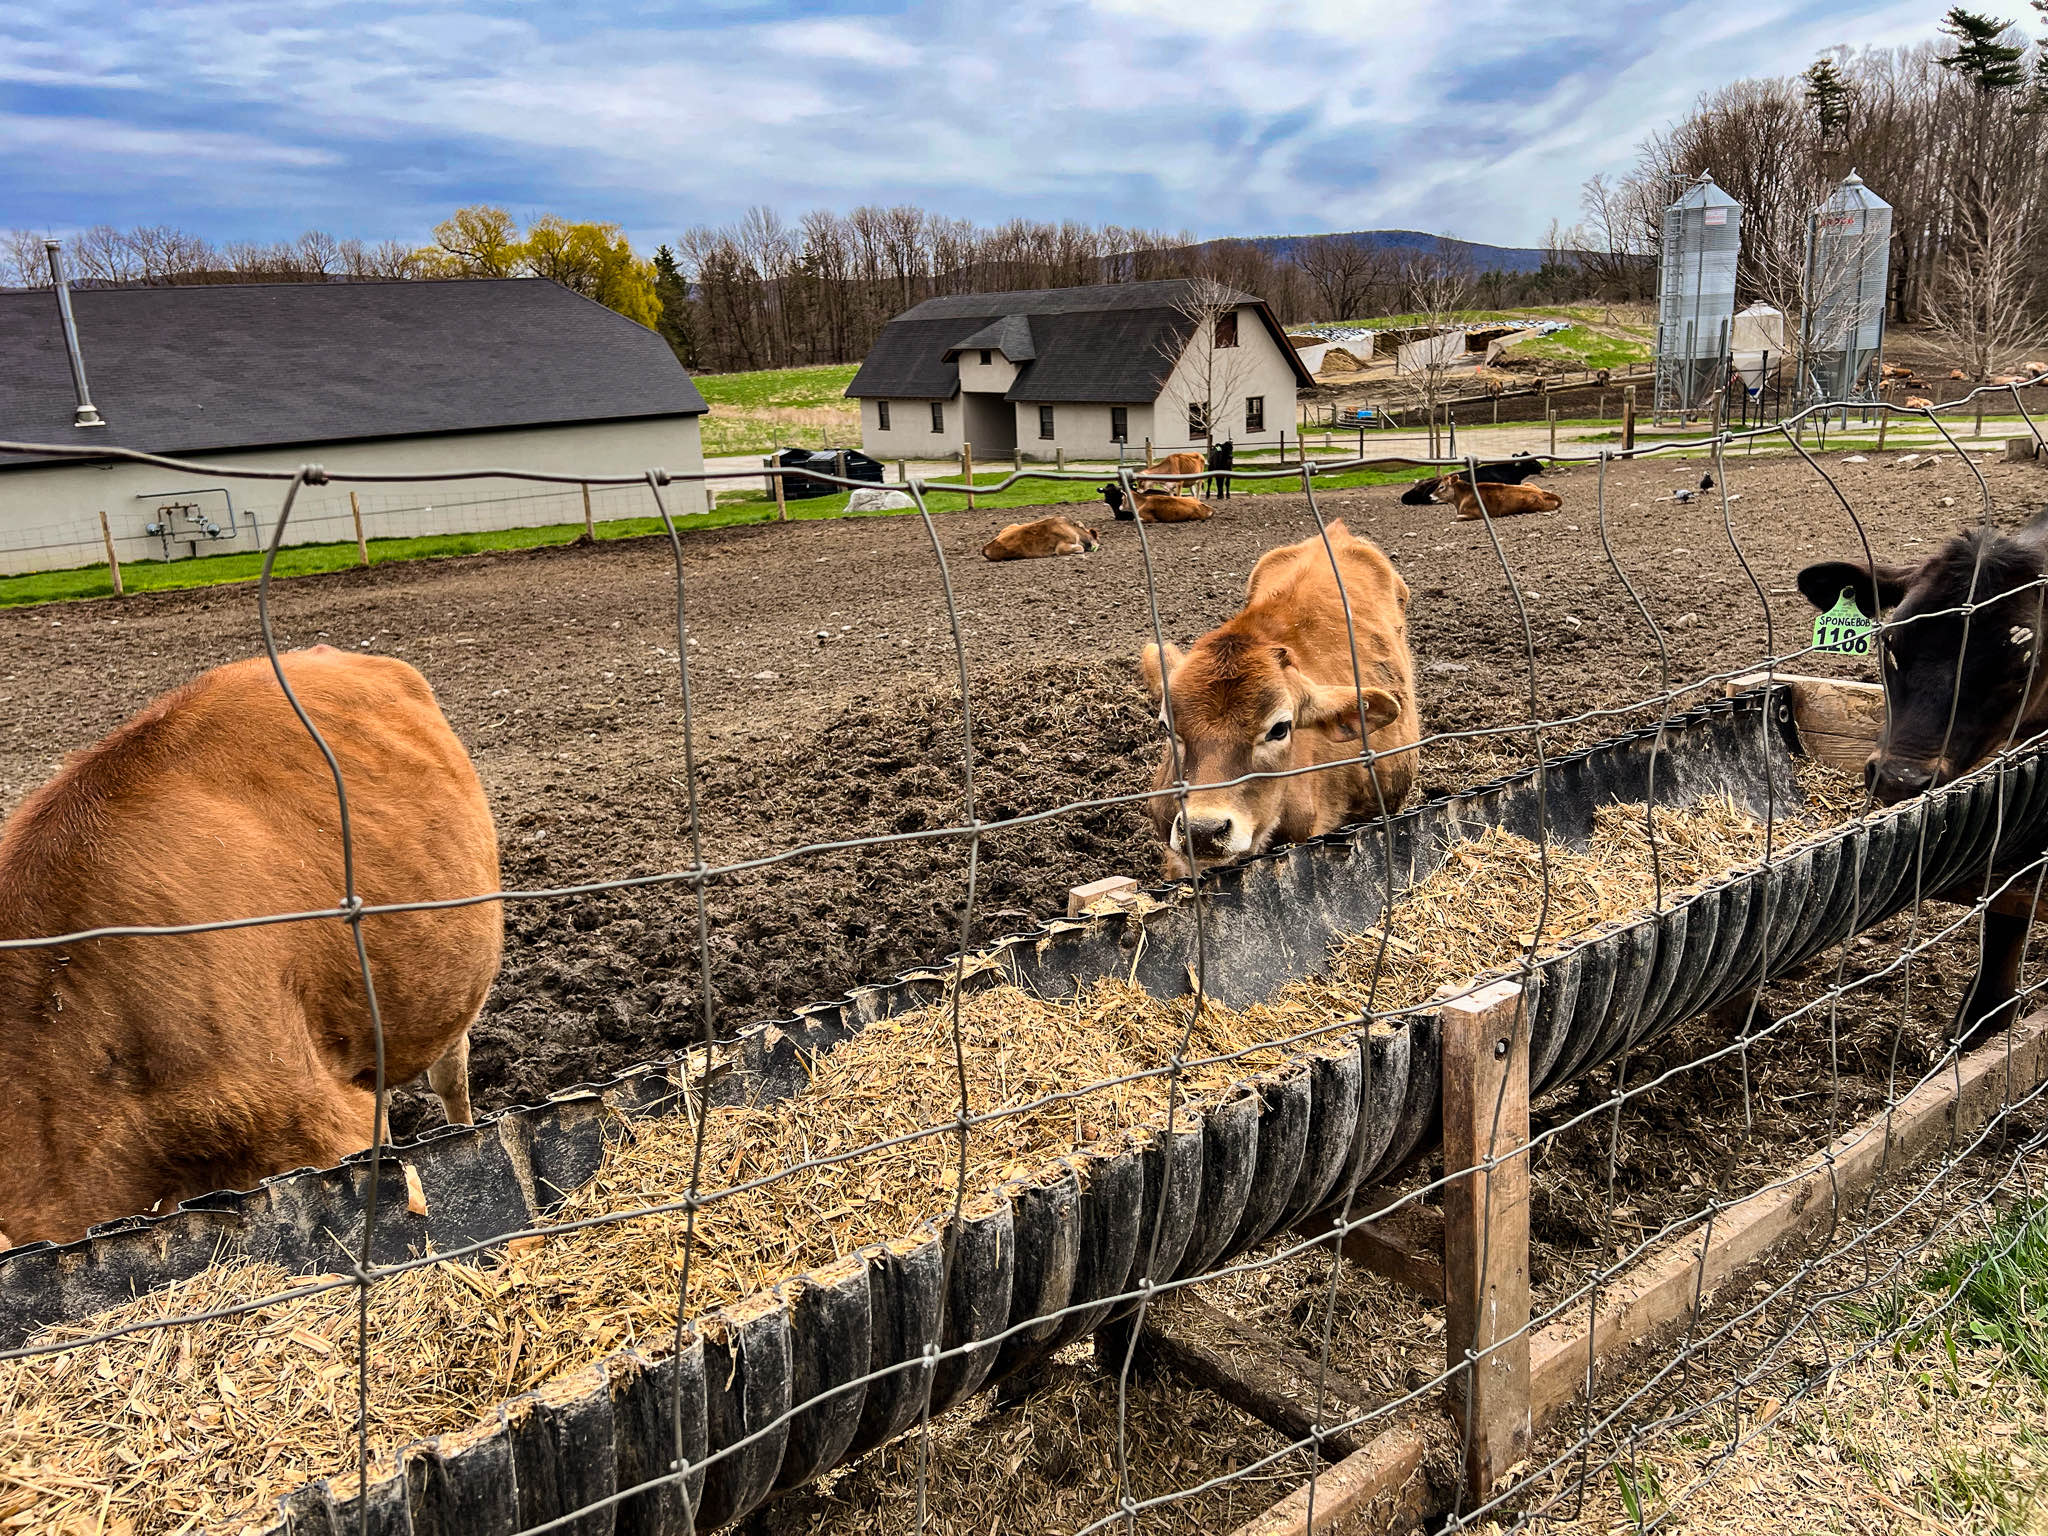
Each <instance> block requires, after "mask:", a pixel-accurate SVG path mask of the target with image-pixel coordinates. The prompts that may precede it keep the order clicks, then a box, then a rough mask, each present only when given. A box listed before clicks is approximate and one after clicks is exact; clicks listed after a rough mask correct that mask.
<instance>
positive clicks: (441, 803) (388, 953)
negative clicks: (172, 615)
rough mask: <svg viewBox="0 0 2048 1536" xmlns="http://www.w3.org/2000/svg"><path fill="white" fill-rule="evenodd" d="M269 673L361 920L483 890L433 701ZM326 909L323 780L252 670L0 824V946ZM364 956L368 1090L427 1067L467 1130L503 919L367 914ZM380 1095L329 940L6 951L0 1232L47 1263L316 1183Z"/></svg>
mask: <svg viewBox="0 0 2048 1536" xmlns="http://www.w3.org/2000/svg"><path fill="white" fill-rule="evenodd" d="M283 666H284V672H285V676H286V677H287V678H289V679H290V680H291V685H292V689H293V691H294V692H295V693H296V694H297V695H298V698H299V701H300V703H301V704H302V705H303V706H304V708H305V710H306V712H307V714H308V715H310V716H311V717H312V719H313V720H314V722H315V723H316V724H317V725H318V726H319V727H320V730H321V733H322V734H323V735H324V736H325V737H326V739H327V744H328V746H329V747H330V748H331V749H332V750H333V752H334V755H335V758H336V760H337V761H338V762H339V763H340V765H341V771H342V777H343V782H344V783H345V784H346V786H347V788H348V796H349V809H350V826H351V829H352V834H353V844H354V853H355V870H356V887H357V891H358V894H359V895H360V896H361V898H362V899H363V901H364V902H365V903H368V904H382V903H390V902H410V901H430V900H441V899H447V898H452V897H463V896H478V895H484V894H487V893H489V892H492V891H495V890H496V889H497V888H498V843H497V835H496V833H495V832H494V830H493V829H492V826H491V812H490V806H489V805H488V804H487V803H486V801H485V799H484V794H483V789H482V787H481V786H480V785H479V784H478V783H477V777H476V771H475V769H474V768H472V767H471V765H470V761H469V757H468V755H467V754H466V753H465V752H464V751H463V748H462V743H461V742H459V741H458V740H456V738H455V733H454V732H453V731H451V730H450V729H449V728H448V722H447V721H446V720H445V719H444V718H443V717H442V714H441V711H440V708H439V706H438V705H437V704H436V703H435V701H434V694H433V690H432V689H430V688H429V687H428V686H427V683H426V680H425V679H424V678H422V677H421V676H420V675H419V673H417V672H416V671H414V670H413V669H412V668H411V667H409V666H407V665H406V664H405V663H404V662H402V661H396V660H393V659H391V658H389V657H382V656H363V655H356V654H351V653H348V652H342V651H336V650H333V649H330V648H329V647H327V646H324V645H323V646H317V647H315V648H314V649H312V650H310V651H293V652H289V653H287V654H286V655H285V656H284V657H283ZM342 893H343V880H342V860H341V837H340V828H339V821H338V817H337V803H336V799H335V793H334V781H333V779H332V777H331V776H330V774H329V772H328V768H327V764H326V762H325V761H324V760H323V759H322V757H321V755H320V752H319V750H318V748H317V747H315V745H314V744H313V741H312V739H311V737H309V736H308V735H307V733H306V730H305V728H304V727H303V726H302V725H300V723H299V722H298V720H297V719H296V718H295V717H294V715H293V714H292V711H291V707H290V705H289V704H288V703H287V702H286V700H285V697H284V694H283V692H282V691H281V690H280V689H279V687H278V685H277V679H276V677H275V676H274V675H273V674H272V672H271V668H270V663H269V661H268V659H265V658H259V659H256V660H252V661H243V662H237V663H234V664H233V665H231V666H225V667H220V668H217V669H216V670H214V671H212V672H208V673H206V674H204V675H203V676H201V677H199V678H198V679H196V680H195V681H193V682H191V683H189V684H187V685H186V686H185V687H183V688H180V689H179V690H177V691H176V692H174V693H171V694H168V695H166V696H165V697H163V698H161V699H159V700H157V701H156V702H155V703H154V704H151V705H150V706H149V707H148V708H147V709H144V710H143V711H142V712H141V713H140V714H138V715H136V716H135V717H134V718H133V719H131V720H129V721H128V722H127V723H126V724H124V725H122V726H120V727H119V728H118V729H116V730H115V731H114V732H113V734H112V735H110V736H108V737H107V738H106V739H105V740H104V741H102V742H100V743H99V744H98V745H97V746H94V747H91V748H89V749H87V750H86V751H84V752H81V753H79V754H77V755H75V756H74V757H72V758H71V759H70V760H69V761H68V762H66V763H65V765H64V767H63V768H62V769H61V770H60V771H59V772H58V774H57V776H56V777H55V778H54V779H52V780H51V781H50V782H49V783H48V784H46V785H44V786H43V787H42V788H41V789H39V790H37V791H35V793H33V794H31V795H30V796H29V797H28V798H27V799H26V800H24V801H23V802H22V804H21V806H20V808H19V809H18V810H17V811H16V812H15V813H14V816H13V817H12V818H11V819H10V820H9V821H8V823H7V824H6V826H5V828H4V829H0V938H9V939H16V938H41V937H48V936H51V935H56V934H63V933H73V932H78V931H82V930H86V929H93V928H103V927H115V926H135V925H147V926H175V925H183V924H192V923H201V922H209V921H214V920H218V919H224V918H244V917H257V916H262V915H266V914H274V913H284V912H303V911H313V910H317V909H322V908H327V909H332V908H334V907H337V906H339V905H340V903H341V900H342ZM362 933H363V941H364V944H365V946H366V948H367V950H368V952H369V957H370V973H371V978H372V982H373V984H374V986H375V988H376V994H377V1004H378V1008H379V1010H380V1013H381V1015H382V1019H383V1026H384V1028H383V1034H384V1058H385V1081H386V1083H387V1084H392V1085H396V1084H399V1083H403V1082H405V1081H407V1080H408V1079H410V1078H413V1077H416V1076H418V1075H419V1074H420V1073H421V1072H425V1073H426V1074H427V1077H428V1082H429V1083H430V1084H431V1085H432V1087H433V1089H434V1091H435V1092H436V1093H437V1094H438V1095H439V1096H440V1098H441V1102H442V1104H443V1106H444V1107H445V1108H446V1110H447V1114H448V1118H449V1120H450V1121H451V1122H466V1121H468V1120H469V1118H470V1105H469V1033H468V1032H469V1027H470V1024H471V1023H472V1021H474V1019H475V1018H476V1016H477V1011H478V1010H479V1009H480V1008H482V1006H483V1002H484V997H485V995H486V994H487V993H488V992H489V991H490V987H491V983H492V981H493V979H494V978H495V977H496V975H497V972H498V961H499V955H500V951H501V949H502V947H503V940H504V918H503V914H502V912H501V910H500V908H499V905H498V904H497V903H495V902H486V903H481V904H477V905H473V906H462V907H454V908H449V909H446V910H442V911H433V912H407V913H388V914H380V915H375V916H371V917H368V918H365V919H364V920H363V922H362ZM375 1079H376V1050H375V1035H374V1033H373V1031H372V1029H371V1024H370V1015H369V1010H368V1007H367V1000H366V999H365V997H364V994H363V984H362V974H361V971H360V969H359V967H358V963H357V957H356V948H355V942H354V939H353V937H352V936H351V934H350V931H349V927H348V925H347V924H346V923H344V922H342V921H340V920H338V919H335V918H331V917H330V918H313V919H307V920H304V921H299V922H290V923H272V924H266V925H262V926H257V927H244V928H228V929H223V930H220V931H217V932H209V933H196V934H179V935H174V936H159V937H134V938H97V939H83V940H77V941H73V942H71V943H67V944H64V945H61V946H58V947H55V948H35V949H15V950H0V1146H4V1147H5V1148H6V1155H5V1156H4V1157H0V1232H4V1233H5V1235H6V1237H7V1238H10V1239H12V1240H13V1241H14V1242H17V1243H21V1242H30V1241H34V1240H36V1239H38V1238H46V1239H49V1240H51V1241H55V1242H63V1241H66V1240H68V1239H71V1238H75V1237H78V1236H80V1235H81V1234H82V1233H83V1232H84V1231H85V1229H86V1228H87V1227H89V1226H91V1225H92V1224H93V1223H95V1222H99V1221H105V1220H108V1219H110V1218H113V1217H117V1216H126V1215H131V1214H134V1213H137V1212H142V1211H149V1210H155V1209H168V1208H170V1207H171V1206H172V1205H174V1204H176V1203H177V1202H178V1201H179V1200H182V1199H186V1198H188V1197H190V1196H194V1195H200V1194H205V1193H207V1192H209V1191H212V1190H216V1189H238V1188H239V1189H246V1188H248V1187H250V1186H252V1185H253V1184H255V1183H256V1182H257V1181H258V1180H259V1179H262V1178H265V1177H267V1176H268V1175H270V1174H274V1173H281V1172H284V1171H285V1170H287V1169H291V1168H298V1167H302V1166H306V1165H309V1164H310V1165H314V1166H323V1167H324V1166H331V1165H333V1164H335V1163H337V1162H339V1161H340V1160H341V1159H342V1158H344V1157H346V1156H348V1155H349V1154H350V1153H352V1152H358V1151H361V1150H362V1149H363V1148H365V1147H367V1146H369V1145H370V1144H371V1141H372V1139H373V1137H372V1118H373V1113H374V1110H373V1104H374V1095H373V1092H372V1089H373V1087H374V1084H375ZM0 1246H5V1243H4V1242H0Z"/></svg>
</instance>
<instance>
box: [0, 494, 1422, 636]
mask: <svg viewBox="0 0 2048 1536" xmlns="http://www.w3.org/2000/svg"><path fill="white" fill-rule="evenodd" d="M947 478H948V479H953V480H957V478H958V477H957V476H948V477H947ZM1002 478H1003V475H1002V474H997V473H978V474H976V475H975V477H974V480H975V484H976V485H994V484H996V483H997V482H999V481H1000V480H1001V479H1002ZM1414 478H1416V477H1415V476H1414V475H1413V474H1409V473H1401V472H1391V473H1390V472H1385V471H1366V472H1362V473H1358V474H1351V475H1323V476H1318V477H1317V479H1316V488H1317V489H1318V490H1338V489H1342V488H1346V487H1350V486H1359V485H1391V484H1398V483H1403V482H1406V481H1408V480H1412V479H1414ZM1299 489H1300V481H1299V480H1298V479H1296V478H1294V477H1292V476H1289V477H1287V478H1284V479H1279V480H1272V481H1255V482H1249V483H1247V484H1245V485H1242V486H1240V487H1239V490H1240V493H1241V494H1249V495H1269V494H1275V493H1285V492H1289V491H1298V490H1299ZM847 499H848V498H847V497H846V496H845V495H843V494H842V495H838V496H820V497H817V498H815V499H813V500H808V501H792V502H789V503H788V510H789V517H790V520H791V521H792V522H812V521H815V520H818V519H821V518H835V517H847V516H855V517H899V516H903V515H904V512H903V510H902V509H895V510H891V511H884V512H859V513H849V512H848V511H847V510H846V503H847ZM1094 499H1095V491H1094V483H1093V481H1092V480H1084V481H1058V480H1023V481H1019V482H1018V483H1017V484H1016V485H1013V486H1011V487H1010V488H1009V489H1008V490H1005V491H977V492H976V493H975V506H976V507H977V509H1005V508H1010V507H1017V508H1026V509H1028V508H1031V507H1043V506H1054V505H1057V504H1059V503H1062V502H1075V501H1092V500H1094ZM926 502H927V504H928V505H929V506H930V508H931V510H932V511H933V512H935V513H944V512H961V511H965V510H966V508H967V496H966V493H965V492H964V491H947V490H939V489H933V490H931V491H929V492H928V493H927V495H926ZM1098 510H1099V511H1102V512H1104V513H1105V515H1106V513H1107V509H1106V508H1100V507H1098ZM774 519H775V502H774V498H773V497H771V496H768V495H765V494H764V493H762V492H760V491H723V492H721V493H720V495H719V504H718V507H717V510H715V511H712V512H708V513H705V514H703V515H701V516H697V517H687V518H682V519H679V520H678V523H677V526H678V528H679V529H680V530H681V531H682V533H683V535H684V536H685V537H688V536H689V535H690V534H692V533H695V532H699V531H701V530H704V529H707V528H727V527H732V526H735V525H738V524H745V523H766V522H773V521H774ZM596 528H597V536H598V538H599V539H601V540H603V539H639V538H647V537H649V536H651V535H654V534H658V533H660V532H661V531H662V528H661V520H660V519H659V518H654V517H628V518H618V519H614V520H611V521H605V522H599V523H598V524H597V525H596ZM582 534H583V525H582V524H581V523H580V522H577V523H554V524H550V525H548V526H545V527H540V528H514V529H508V530H505V531H502V532H495V533H459V534H445V535H439V536H435V537H428V538H416V539H371V540H370V541H369V547H370V563H371V564H372V565H383V564H386V563H387V562H390V561H393V560H442V559H449V558H454V557H459V556H462V555H476V554H485V553H489V552H492V551H496V550H508V549H533V548H537V547H539V546H542V545H549V544H573V543H575V542H576V540H577V539H579V538H581V537H582ZM357 563H358V561H357V557H356V546H355V544H354V542H353V541H350V542H345V543H339V544H302V545H296V546H294V547H292V548H290V549H285V550H280V551H279V552H278V557H277V566H276V570H275V574H276V575H278V576H280V577H285V576H314V575H318V574H320V573H322V572H326V571H344V570H349V569H352V568H353V567H355V566H356V565H357ZM262 569H263V557H262V556H261V555H260V554H240V555H209V556H203V557H201V558H199V559H195V560H172V561H142V560H138V561H134V562H132V563H130V564H126V565H123V566H122V567H121V579H122V582H123V583H124V585H125V586H126V588H127V591H128V593H129V594H130V595H131V596H133V595H136V594H139V593H148V592H173V591H180V590H183V589H186V588H190V587H211V586H222V585H227V584H230V583H233V582H242V581H254V580H255V579H256V578H257V576H258V575H260V574H261V573H262ZM113 594H114V587H113V582H112V581H111V580H110V579H109V578H108V575H107V568H106V567H105V566H104V565H88V566H83V567H80V568H78V569H76V570H68V571H41V572H36V573H34V574H31V575H26V576H0V608H22V607H28V606H31V605H34V604H38V603H58V602H72V601H77V600H80V599H85V598H97V597H111V596H113Z"/></svg>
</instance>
